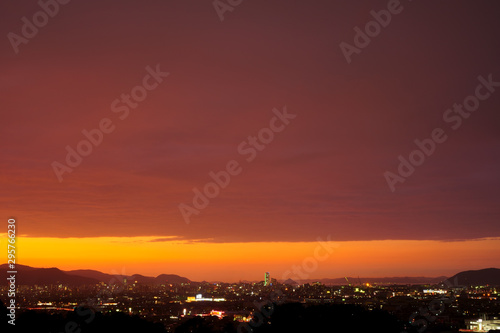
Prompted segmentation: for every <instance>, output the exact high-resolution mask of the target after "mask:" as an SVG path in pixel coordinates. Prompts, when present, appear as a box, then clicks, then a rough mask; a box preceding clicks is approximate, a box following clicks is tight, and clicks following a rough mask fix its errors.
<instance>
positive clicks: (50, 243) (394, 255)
mask: <svg viewBox="0 0 500 333" xmlns="http://www.w3.org/2000/svg"><path fill="white" fill-rule="evenodd" d="M159 238H164V239H165V241H153V240H157V239H159ZM2 239H6V238H5V237H3V236H2ZM3 242H4V241H2V243H3ZM17 244H18V252H17V254H18V256H17V258H18V263H19V264H23V265H28V266H33V267H58V268H60V269H62V270H72V269H95V270H100V271H102V272H105V273H119V274H129V275H131V274H143V275H150V276H157V275H159V274H162V273H165V274H178V275H181V276H185V277H187V278H189V279H191V280H194V281H202V280H207V281H215V280H220V281H227V282H232V281H239V280H262V279H263V272H265V271H269V272H271V276H272V277H273V278H277V279H282V278H283V277H284V275H283V274H284V273H285V272H286V271H288V270H290V271H293V270H294V269H295V270H297V269H298V270H299V272H300V274H301V275H302V277H303V278H304V279H320V278H338V277H343V276H363V277H383V276H423V275H425V276H441V275H452V274H455V273H456V272H458V271H460V270H464V269H480V268H487V267H491V266H495V265H496V266H499V265H498V258H497V256H496V255H495V253H497V252H498V248H500V238H488V239H479V240H467V241H450V242H442V241H408V240H383V241H349V242H327V243H326V244H328V245H327V247H321V245H320V244H319V243H317V242H296V243H292V242H253V243H207V242H189V241H179V240H169V239H168V238H166V237H161V236H150V237H94V238H32V237H18V238H17ZM329 252H330V253H329ZM471 262H472V263H474V265H472V266H471V265H470V263H471ZM288 276H289V277H291V278H292V279H293V274H292V275H288Z"/></svg>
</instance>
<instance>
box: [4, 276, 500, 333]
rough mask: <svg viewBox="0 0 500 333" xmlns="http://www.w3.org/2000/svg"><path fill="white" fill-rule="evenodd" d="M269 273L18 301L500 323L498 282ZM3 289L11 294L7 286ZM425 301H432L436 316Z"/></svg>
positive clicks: (55, 307) (161, 315) (460, 325)
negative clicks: (350, 307)
mask: <svg viewBox="0 0 500 333" xmlns="http://www.w3.org/2000/svg"><path fill="white" fill-rule="evenodd" d="M264 278H265V279H264V281H261V282H255V283H247V282H245V283H244V282H241V283H208V282H200V283H198V282H191V283H186V284H163V285H144V284H128V285H127V286H126V287H123V286H121V287H120V286H117V285H107V284H104V283H100V284H98V285H93V286H84V287H68V286H63V285H49V286H18V295H19V298H18V304H19V307H20V308H19V311H23V310H41V311H52V312H57V311H73V309H74V308H75V307H76V306H88V307H91V308H93V309H94V310H96V311H100V312H116V311H119V312H125V313H128V314H134V315H139V316H140V317H143V318H146V319H149V320H151V321H155V322H161V323H163V324H164V325H165V327H167V328H168V329H169V330H173V329H174V328H175V327H176V326H178V325H179V324H180V323H182V322H183V321H185V320H187V319H189V318H192V317H194V316H213V317H217V318H231V319H232V320H236V321H241V322H248V321H250V320H251V318H252V316H253V314H254V313H255V312H256V311H259V309H258V306H257V305H258V304H265V303H266V302H271V301H272V302H274V303H285V302H301V303H306V304H318V303H334V304H355V305H359V306H362V307H364V308H366V309H368V310H375V309H377V310H384V311H387V312H389V313H390V314H392V315H395V316H396V317H398V318H399V319H400V320H401V321H405V322H407V324H408V325H412V324H414V322H415V321H417V320H419V319H421V318H424V319H425V320H427V324H428V326H432V325H446V326H447V327H450V328H452V329H454V330H455V331H457V332H458V331H459V330H466V331H469V332H471V331H473V332H485V331H487V330H488V329H500V321H499V320H498V318H499V317H500V294H499V293H500V288H497V287H492V286H476V287H462V288H440V287H438V286H430V285H370V284H359V285H342V286H338V285H337V286H333V285H324V284H321V283H319V282H317V283H312V284H304V285H288V284H283V283H279V282H277V281H276V280H272V279H271V278H270V275H269V273H266V274H265V276H264ZM2 288H5V287H2ZM1 292H2V294H5V293H4V292H5V290H1ZM3 301H4V302H5V300H3ZM422 309H427V310H426V311H428V312H430V313H432V316H429V314H428V313H427V314H426V313H425V311H424V312H422ZM415 314H417V315H415Z"/></svg>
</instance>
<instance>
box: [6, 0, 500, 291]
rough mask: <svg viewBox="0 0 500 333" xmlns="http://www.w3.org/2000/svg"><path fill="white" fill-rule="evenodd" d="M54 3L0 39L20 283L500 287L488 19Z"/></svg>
mask: <svg viewBox="0 0 500 333" xmlns="http://www.w3.org/2000/svg"><path fill="white" fill-rule="evenodd" d="M49 2H50V3H52V4H54V3H55V4H58V5H57V11H56V10H55V9H54V8H55V7H54V6H52V7H50V8H49V7H47V6H46V4H47V3H49ZM61 2H64V1H61ZM61 2H54V1H41V2H40V3H39V2H30V3H24V2H22V3H19V2H7V3H5V4H4V8H3V9H4V10H3V11H2V20H0V30H1V31H2V32H3V33H4V40H3V42H2V43H0V51H1V52H0V60H1V63H2V65H1V66H2V74H1V75H0V87H1V89H2V103H3V110H4V111H2V121H0V127H1V131H0V141H1V142H2V145H1V146H0V155H1V156H2V157H3V158H2V161H1V162H0V166H1V168H2V178H1V186H2V192H1V194H0V199H1V200H2V202H3V204H2V206H1V207H0V212H1V214H2V216H4V220H7V219H8V218H14V219H15V220H16V236H17V239H16V244H17V246H18V248H17V250H18V252H17V253H16V260H17V262H18V263H19V264H24V265H29V266H34V267H59V268H61V269H96V270H100V271H105V272H107V273H111V272H113V271H117V272H119V273H122V271H126V272H127V273H132V274H135V273H140V274H145V275H154V274H160V273H172V274H179V275H182V276H186V277H189V278H190V279H193V280H203V279H207V280H222V279H228V282H230V281H239V280H258V279H260V278H261V277H262V272H271V276H272V277H273V276H274V277H276V278H278V279H280V278H281V276H282V275H284V274H285V273H286V272H287V271H289V270H291V269H292V268H293V267H295V266H300V267H301V266H302V265H303V263H304V262H306V265H310V266H309V267H311V269H310V271H308V272H307V275H308V276H310V277H311V278H327V277H342V276H347V275H349V276H373V277H384V276H405V275H409V276H441V275H453V274H455V273H457V272H460V271H463V270H469V269H481V268H487V267H500V260H499V259H498V256H497V255H495V254H497V253H499V251H500V224H499V223H498V221H499V217H500V205H499V202H500V186H499V185H500V176H499V173H498V170H499V169H500V154H498V152H499V151H500V150H499V149H500V136H499V131H498V123H499V120H500V113H499V112H498V110H499V107H500V91H499V88H500V64H499V62H498V59H499V58H500V48H499V47H498V46H497V43H496V40H497V39H498V38H497V37H498V33H497V32H498V31H500V21H499V20H498V17H497V16H498V15H497V12H498V4H497V3H495V2H492V1H484V2H470V1H442V2H438V3H425V2H422V1H406V0H402V1H396V0H390V1H377V2H365V3H362V4H360V3H351V2H346V1H337V2H332V1H326V0H322V1H318V2H317V3H316V4H315V5H311V4H307V3H302V2H301V3H290V2H289V1H288V2H287V1H284V0H279V1H275V2H272V3H269V2H259V1H253V2H250V1H243V2H241V4H239V5H237V6H232V7H231V10H225V11H224V10H223V11H222V12H221V8H220V7H214V4H213V3H212V2H207V3H189V2H174V1H156V0H154V1H150V2H148V3H147V4H139V3H136V2H132V1H125V2H121V3H120V5H119V6H117V5H116V4H114V3H112V2H102V3H97V2H94V1H86V2H68V3H66V4H62V3H61ZM235 2H237V1H235ZM233 3H234V2H233ZM450 12H452V13H453V14H452V15H451V14H450ZM39 13H42V14H39ZM44 13H45V14H44ZM44 17H46V18H47V19H46V20H45V21H43V22H41V21H40V20H42V19H44ZM422 22H425V24H422ZM377 27H378V28H377ZM370 29H372V30H370ZM373 29H375V30H373ZM4 225H5V228H3V229H1V230H0V246H1V247H6V246H7V243H6V240H7V231H8V230H7V227H6V225H7V223H4ZM318 239H320V240H321V242H325V241H328V246H327V249H328V250H325V247H323V248H321V249H322V250H321V253H319V254H318V250H317V247H318V246H320V245H318V244H319V242H318ZM330 250H331V251H330ZM6 261H7V260H6V258H5V260H0V263H4V262H6Z"/></svg>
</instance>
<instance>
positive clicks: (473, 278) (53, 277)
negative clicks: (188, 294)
mask: <svg viewBox="0 0 500 333" xmlns="http://www.w3.org/2000/svg"><path fill="white" fill-rule="evenodd" d="M8 270H9V269H8V266H7V264H4V265H0V274H2V276H6V274H7V273H6V272H7V271H8ZM16 270H17V272H18V274H16V279H17V281H16V284H17V285H50V284H63V285H68V286H82V285H90V284H97V283H99V282H103V283H107V284H110V283H122V282H123V279H127V283H129V284H130V283H137V284H144V285H160V284H181V283H190V282H192V281H190V280H189V279H188V278H186V277H182V276H179V275H175V274H161V275H158V276H157V277H151V276H144V275H140V274H134V275H127V276H115V275H112V274H106V273H103V272H99V271H95V270H83V269H80V270H72V271H62V270H60V269H58V268H55V267H53V268H35V267H30V266H25V265H16ZM280 282H282V283H286V284H290V285H295V284H298V282H300V283H301V284H304V283H314V282H320V283H322V284H326V285H346V284H352V285H360V284H365V283H370V284H379V285H388V284H440V283H444V284H445V285H448V286H468V285H493V286H496V285H498V286H500V269H498V268H486V269H480V270H475V271H464V272H460V273H458V274H455V275H454V276H452V277H450V278H447V277H446V276H440V277H383V278H358V277H347V279H346V278H334V279H332V278H325V279H307V280H301V281H294V280H292V279H288V280H286V281H280Z"/></svg>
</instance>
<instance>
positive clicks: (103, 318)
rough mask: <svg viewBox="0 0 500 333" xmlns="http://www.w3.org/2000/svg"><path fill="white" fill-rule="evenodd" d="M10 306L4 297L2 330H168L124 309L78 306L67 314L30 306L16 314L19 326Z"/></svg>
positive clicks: (57, 332)
mask: <svg viewBox="0 0 500 333" xmlns="http://www.w3.org/2000/svg"><path fill="white" fill-rule="evenodd" d="M7 314H8V309H7V308H6V307H5V305H4V304H3V303H2V301H0V316H1V317H2V322H1V324H0V332H2V333H3V332H21V333H28V332H30V333H35V332H36V333H68V332H69V333H90V332H91V333H110V332H120V333H165V332H166V330H165V328H164V326H163V325H162V324H159V323H151V322H149V321H146V320H144V319H142V318H140V317H138V316H130V315H127V314H125V313H122V312H115V313H111V314H102V313H100V312H94V311H92V310H91V309H89V308H84V307H78V308H76V309H75V310H74V311H72V312H68V313H66V314H49V313H47V312H44V311H33V310H28V311H25V312H22V313H21V314H19V315H16V320H15V326H14V325H11V324H9V323H8V322H7V321H8V320H9V317H8V316H7Z"/></svg>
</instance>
